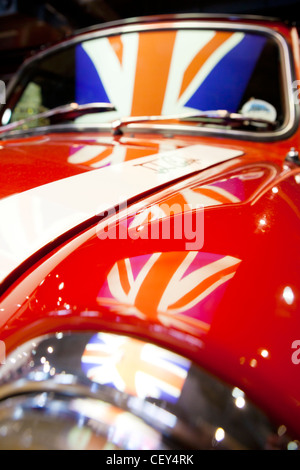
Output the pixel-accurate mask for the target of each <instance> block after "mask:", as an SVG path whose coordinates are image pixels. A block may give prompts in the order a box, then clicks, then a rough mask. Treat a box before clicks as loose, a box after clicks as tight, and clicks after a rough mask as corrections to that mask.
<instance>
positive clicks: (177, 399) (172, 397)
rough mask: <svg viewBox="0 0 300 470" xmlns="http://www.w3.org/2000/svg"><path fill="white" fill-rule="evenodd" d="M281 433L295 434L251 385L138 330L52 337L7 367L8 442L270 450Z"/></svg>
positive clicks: (3, 425) (3, 386) (3, 434)
mask: <svg viewBox="0 0 300 470" xmlns="http://www.w3.org/2000/svg"><path fill="white" fill-rule="evenodd" d="M279 435H280V436H279ZM274 438H276V444H275V446H277V445H280V446H282V444H284V446H286V445H287V444H288V442H289V440H288V438H287V437H286V434H285V428H284V426H283V425H282V426H281V427H280V428H279V433H278V428H276V429H275V428H274V427H272V426H271V424H270V423H269V421H268V420H267V418H266V417H265V416H264V415H263V414H262V413H261V412H260V411H259V410H257V409H256V408H255V407H254V406H253V405H252V404H251V403H250V402H249V401H248V400H247V398H246V397H245V395H244V393H243V391H242V390H239V389H238V388H232V387H229V386H227V385H226V384H224V383H222V382H220V381H218V380H217V379H216V378H215V377H213V376H211V375H210V374H207V373H206V372H204V371H202V370H201V369H200V368H198V367H197V366H195V365H194V364H193V363H191V362H190V361H189V360H187V359H185V358H184V357H181V356H178V355H177V354H174V353H172V352H170V351H168V350H166V349H163V348H161V347H157V346H155V345H154V344H151V343H146V342H144V341H140V340H138V339H135V338H131V337H128V336H120V335H115V334H109V333H96V334H95V333H68V334H66V333H58V334H55V335H49V336H43V337H40V338H37V339H35V340H34V341H30V342H28V343H26V344H24V345H23V346H22V347H20V348H19V349H18V350H16V351H15V352H14V353H13V354H11V355H10V356H9V357H8V358H7V360H6V364H5V365H3V366H2V368H1V370H0V448H1V449H128V450H129V449H150V450H151V449H155V450H160V449H168V450H169V449H170V450H172V449H189V448H191V449H264V448H268V446H269V445H270V443H271V441H272V443H273V444H272V445H273V446H274ZM279 440H280V444H279Z"/></svg>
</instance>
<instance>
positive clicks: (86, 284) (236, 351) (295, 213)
mask: <svg viewBox="0 0 300 470" xmlns="http://www.w3.org/2000/svg"><path fill="white" fill-rule="evenodd" d="M227 166H228V168H227V169H226V171H224V168H218V167H216V168H212V169H209V170H206V171H205V172H203V173H202V174H200V175H199V177H198V178H197V183H196V182H194V186H195V187H196V188H198V189H199V188H201V187H203V186H204V185H205V187H206V188H207V187H208V185H209V184H212V183H216V182H218V181H219V180H220V179H221V180H223V181H224V180H226V178H227V181H229V182H231V188H232V189H235V190H236V189H237V187H238V185H240V188H239V189H240V190H242V194H243V195H244V200H242V198H241V199H240V200H239V201H235V202H228V201H225V202H224V203H221V204H220V205H217V206H214V207H212V206H211V207H207V208H205V209H204V214H205V222H204V223H205V225H204V227H205V232H204V246H203V248H202V249H201V251H200V252H199V262H200V265H202V264H204V265H205V263H207V262H211V261H214V260H215V259H216V258H223V257H233V258H234V259H235V260H236V265H235V267H234V270H233V271H231V273H233V274H234V275H233V277H232V278H230V279H229V280H227V281H226V283H223V284H222V285H221V286H219V287H217V288H215V290H214V291H213V293H212V294H210V295H209V296H208V298H207V300H206V303H205V302H204V303H203V302H202V303H199V309H198V310H197V313H196V316H195V314H194V313H193V312H192V313H191V312H190V311H189V309H187V311H185V310H184V308H183V311H182V312H181V314H179V313H176V312H175V313H174V312H172V311H170V312H167V313H164V312H159V310H157V305H158V303H159V300H160V299H159V298H155V296H154V295H153V293H155V292H156V293H159V292H158V291H159V289H160V286H161V284H162V283H164V282H169V281H170V278H171V276H172V274H173V271H174V270H173V265H174V266H178V264H179V263H181V262H182V261H183V259H184V258H185V257H186V255H187V254H188V252H187V251H186V248H185V243H184V242H185V241H184V240H177V241H176V240H173V241H170V240H162V239H160V240H156V241H155V240H142V239H137V240H131V239H127V240H123V241H122V240H121V241H120V240H110V239H107V240H99V238H98V236H97V227H93V228H91V229H89V230H87V231H86V232H84V233H83V234H81V235H80V236H78V237H75V238H74V239H73V240H71V241H70V242H69V243H65V244H64V246H62V247H61V248H58V249H56V250H54V251H53V252H52V253H50V254H49V255H48V256H47V257H46V258H45V259H44V260H42V261H37V263H36V264H34V265H33V266H32V267H31V268H30V269H29V271H27V272H26V273H24V274H23V276H21V277H20V279H19V280H18V281H17V282H16V283H15V285H13V286H11V288H10V289H9V290H8V292H7V293H6V295H4V296H3V297H2V302H1V308H2V311H1V330H2V338H3V339H4V340H5V343H6V345H7V348H8V350H11V349H13V348H15V347H16V346H17V345H18V344H20V343H21V342H23V341H24V340H27V339H29V338H33V337H34V336H37V335H40V334H42V333H45V332H50V331H52V332H53V331H58V330H78V329H80V330H90V329H92V330H94V329H104V330H108V331H115V332H123V333H124V332H126V333H129V334H131V335H134V336H138V337H141V338H147V339H150V340H152V341H155V342H157V343H158V344H162V345H165V346H167V347H169V348H172V349H173V350H175V351H177V352H179V353H181V354H184V355H186V356H188V357H189V358H191V359H193V360H194V361H195V362H197V363H198V364H200V365H202V366H204V367H205V368H207V369H208V370H210V371H212V372H213V373H215V374H218V376H221V377H222V378H223V379H224V380H226V381H228V382H230V383H233V384H234V385H237V386H239V387H241V388H242V389H243V390H245V391H246V393H247V394H248V395H249V396H250V397H251V398H252V399H254V400H255V401H256V403H258V404H260V405H261V406H263V408H264V409H267V410H268V411H269V412H270V413H271V415H272V416H273V417H275V418H276V419H278V420H279V421H280V420H285V424H288V425H289V426H290V427H291V429H293V431H295V432H297V433H299V432H300V430H299V428H298V424H297V423H299V420H298V418H297V419H295V416H296V415H298V413H299V407H298V405H297V403H299V399H300V388H299V382H298V381H297V376H298V369H297V365H295V364H293V362H292V359H291V357H292V352H293V351H292V349H291V345H292V343H293V341H294V340H296V339H297V331H298V329H299V316H298V312H299V299H300V290H299V284H298V283H297V282H296V280H297V272H298V270H299V263H300V259H299V256H298V255H299V254H298V251H297V250H296V249H295V247H296V246H297V244H298V243H299V210H298V207H299V203H300V200H299V199H300V196H299V189H298V188H299V177H300V171H299V170H298V169H294V168H292V167H290V166H289V167H285V165H280V164H278V165H276V164H274V163H270V161H266V162H265V163H262V162H258V161H257V159H256V158H252V159H251V158H250V157H248V158H244V157H243V158H240V159H238V160H235V161H234V162H232V163H231V164H230V165H227ZM221 170H223V171H221ZM185 186H186V185H184V187H185ZM211 187H212V186H211ZM274 188H275V189H276V190H274ZM297 194H298V196H297ZM295 195H296V196H295ZM173 196H175V195H172V194H170V195H169V196H168V197H169V198H170V197H173ZM168 197H167V198H165V201H166V200H168ZM156 199H158V200H159V199H160V197H159V194H158V195H157V197H156ZM146 205H147V200H145V206H146ZM155 253H162V255H161V256H160V260H159V263H158V265H157V269H155V267H154V266H153V268H152V270H153V271H152V272H149V275H148V277H146V278H145V280H144V282H145V286H144V290H143V291H142V292H144V297H143V295H142V298H139V299H135V303H134V304H132V305H128V304H127V305H126V304H124V303H122V302H121V301H120V300H118V299H116V298H115V301H114V302H113V303H109V302H106V301H105V298H104V297H105V296H103V295H102V294H101V288H103V287H104V285H105V282H106V281H107V276H108V274H109V272H110V271H111V269H112V268H113V267H114V266H115V263H117V262H121V261H122V260H125V259H129V260H133V261H134V260H143V256H146V255H147V256H149V255H153V254H155ZM291 259H292V260H293V263H292V264H291V261H290V260H291ZM141 262H142V264H143V261H141ZM172 263H173V265H172ZM200 265H199V264H198V265H196V267H194V269H197V268H199V266H200ZM74 267H76V269H75V270H74ZM119 269H122V267H121V266H119ZM157 273H158V274H157ZM221 274H222V275H224V273H223V272H222V273H221ZM158 276H159V277H158ZM217 276H218V274H217ZM219 277H220V276H219ZM210 281H212V279H211V278H209V277H208V280H207V282H210ZM124 282H125V281H124ZM287 287H288V288H291V289H292V292H293V295H294V299H293V302H292V303H291V304H289V302H288V300H285V298H284V292H285V289H286V288H287ZM125 289H126V288H125ZM183 303H184V302H183ZM278 332H280V334H279V333H278ZM258 383H259V386H258ZM287 420H288V422H287Z"/></svg>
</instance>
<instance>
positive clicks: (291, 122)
mask: <svg viewBox="0 0 300 470" xmlns="http://www.w3.org/2000/svg"><path fill="white" fill-rule="evenodd" d="M200 20H201V18H200ZM178 28H181V29H212V28H213V29H222V30H227V31H240V30H242V31H247V32H253V33H257V32H259V33H261V34H265V35H268V36H270V37H273V39H274V40H276V41H277V43H278V46H279V50H280V54H281V56H282V57H283V64H284V66H283V65H282V72H283V74H282V79H283V87H284V96H285V107H286V110H287V117H286V123H283V125H282V126H281V128H280V129H278V130H277V131H275V132H266V133H263V134H257V133H256V132H243V131H231V130H226V131H224V130H220V129H207V128H204V129H202V128H201V127H200V128H198V129H196V130H195V128H193V129H187V126H183V127H184V129H183V128H182V127H180V126H178V128H177V131H176V132H179V133H180V134H181V133H182V132H183V133H186V132H187V133H189V134H190V133H192V134H194V133H195V134H197V135H203V133H204V135H206V134H207V133H208V135H222V136H225V137H233V138H238V139H243V140H259V141H270V140H278V139H280V138H287V137H289V136H290V135H291V133H293V132H295V130H296V128H297V126H298V123H299V110H298V108H297V112H296V104H295V103H294V99H293V89H292V83H293V81H294V80H295V71H294V64H293V61H292V55H291V51H290V48H289V46H288V44H287V42H286V40H285V38H284V36H282V35H281V34H280V33H279V32H278V31H274V30H273V29H272V28H269V27H267V26H261V25H252V24H243V23H242V22H238V23H230V24H228V22H222V21H208V22H205V24H203V23H201V21H199V20H198V21H197V19H196V18H195V19H189V17H188V18H183V19H180V18H178V16H177V15H175V18H174V20H173V19H172V18H169V19H168V20H166V19H162V20H161V19H157V23H150V24H149V23H147V24H145V23H135V22H134V23H133V24H128V23H126V22H125V23H124V24H123V25H117V26H113V25H112V26H111V25H110V26H108V27H103V30H98V31H92V32H88V33H83V34H82V33H81V34H79V35H78V36H75V37H72V38H70V39H66V40H65V41H64V42H62V43H59V44H57V45H54V46H52V47H50V48H48V49H47V50H43V51H41V52H39V53H38V54H37V55H35V56H34V57H33V58H29V59H27V60H26V61H25V62H24V64H23V65H22V66H21V68H20V69H19V71H18V72H17V73H16V74H15V76H14V78H13V79H12V81H11V82H10V83H9V85H8V88H7V100H6V101H7V102H8V101H9V97H10V93H11V92H12V89H13V87H14V86H15V85H16V84H17V82H18V80H19V78H20V75H21V74H22V73H23V71H24V70H26V68H27V67H28V66H30V64H31V63H33V62H35V61H36V60H40V59H42V58H44V57H45V56H47V55H49V54H52V53H54V52H56V51H57V50H60V49H65V48H67V47H70V46H73V45H75V44H77V43H79V42H81V41H82V40H84V41H87V40H91V39H95V38H101V37H107V36H115V35H118V34H126V33H132V32H142V31H150V30H151V31H152V30H153V31H157V30H170V29H178ZM89 128H90V127H89V126H88V127H87V128H86V127H81V126H75V127H74V128H73V129H74V130H76V131H81V132H82V131H86V130H87V129H89ZM148 128H149V132H152V130H155V131H156V132H160V131H163V130H164V128H163V127H158V126H156V127H154V126H153V127H152V126H151V125H149V126H147V129H148ZM172 129H173V127H172ZM95 130H96V131H100V130H101V127H100V126H99V127H97V129H95Z"/></svg>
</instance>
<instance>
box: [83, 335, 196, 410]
mask: <svg viewBox="0 0 300 470" xmlns="http://www.w3.org/2000/svg"><path fill="white" fill-rule="evenodd" d="M81 363H82V369H83V371H84V372H85V374H86V376H87V377H88V378H89V379H90V380H92V381H93V382H96V383H99V384H102V385H109V386H112V387H113V388H115V389H117V390H119V391H121V392H124V393H126V394H128V395H131V396H134V397H139V398H142V399H144V398H146V397H152V398H156V399H160V400H166V401H168V402H170V403H175V402H176V401H177V399H178V398H179V396H180V394H181V390H182V388H183V385H184V383H185V379H186V377H187V374H188V370H189V368H190V365H191V363H190V361H188V360H187V359H185V358H183V357H181V356H178V355H176V354H174V353H172V352H170V351H167V350H165V349H162V348H159V347H157V346H155V345H152V344H149V343H144V342H143V341H140V340H137V339H133V338H129V337H126V336H116V335H111V334H107V333H97V334H96V335H94V336H93V337H92V338H91V340H90V342H89V343H88V344H87V345H86V347H85V350H84V352H83V355H82V358H81Z"/></svg>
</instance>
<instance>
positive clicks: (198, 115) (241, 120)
mask: <svg viewBox="0 0 300 470" xmlns="http://www.w3.org/2000/svg"><path fill="white" fill-rule="evenodd" d="M172 120H175V121H179V122H193V123H194V122H196V123H201V124H202V125H203V124H206V123H207V124H216V125H218V124H219V125H230V126H231V127H232V128H234V127H238V128H240V127H242V126H244V127H249V126H253V127H255V128H257V127H262V128H264V130H266V128H268V129H275V128H276V127H277V126H278V123H277V122H274V121H268V120H266V119H261V118H256V117H253V116H247V115H243V114H239V113H231V112H229V111H227V110H224V109H217V110H211V111H197V112H195V113H185V114H184V113H181V114H175V115H158V116H130V117H128V118H122V119H117V120H115V121H113V122H112V125H111V128H112V132H113V134H114V135H118V134H122V133H123V132H122V127H126V126H129V125H131V124H140V123H144V122H145V123H147V122H150V123H153V122H155V121H158V122H162V121H172Z"/></svg>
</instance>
